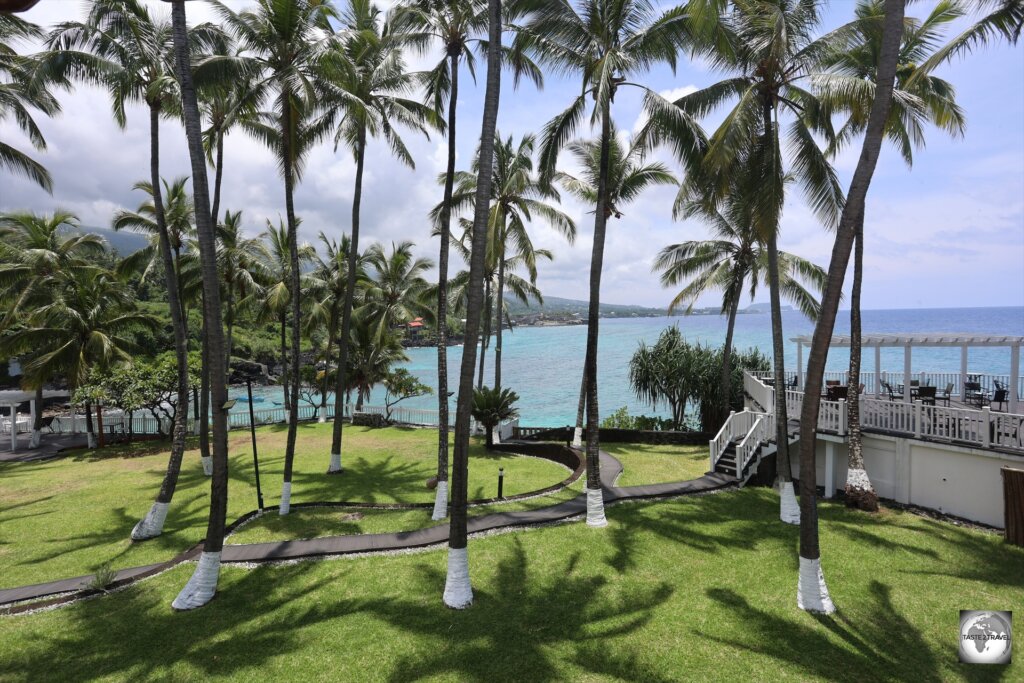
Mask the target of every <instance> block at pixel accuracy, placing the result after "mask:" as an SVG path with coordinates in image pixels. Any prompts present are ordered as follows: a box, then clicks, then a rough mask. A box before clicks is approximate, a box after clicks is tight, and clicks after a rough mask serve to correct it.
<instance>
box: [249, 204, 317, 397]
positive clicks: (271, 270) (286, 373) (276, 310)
mask: <svg viewBox="0 0 1024 683" xmlns="http://www.w3.org/2000/svg"><path fill="white" fill-rule="evenodd" d="M301 223H302V221H301V220H298V219H297V220H296V226H298V225H300V224H301ZM255 247H256V250H257V251H256V254H255V264H256V269H257V270H258V271H259V272H260V274H261V275H260V277H261V279H262V283H261V284H262V285H263V289H262V293H261V297H260V298H261V301H260V318H261V319H262V320H276V321H277V322H278V324H279V325H280V327H281V370H282V372H281V377H282V382H281V388H282V390H283V392H284V405H285V409H286V410H289V411H290V410H291V408H292V406H293V405H296V404H297V401H296V399H297V397H298V389H297V388H296V387H294V386H293V385H292V384H291V383H290V382H289V381H288V379H287V378H288V377H290V376H291V370H292V367H291V366H292V364H293V363H297V362H298V354H297V353H296V350H297V348H298V347H297V344H298V341H296V339H295V337H296V336H297V335H296V334H295V330H296V329H299V326H300V321H301V319H302V318H301V313H300V314H299V315H296V314H295V311H294V309H293V308H292V305H291V304H292V288H293V287H294V281H293V279H292V247H291V239H290V238H289V235H288V228H287V226H285V225H284V223H283V221H279V222H278V225H277V226H275V225H274V224H273V223H271V222H270V221H269V220H268V221H267V229H266V230H264V231H263V232H262V233H260V239H259V241H258V243H257V244H256V245H255ZM314 254H315V251H314V250H313V247H312V246H310V245H309V244H306V243H302V244H300V245H299V248H298V255H297V257H296V259H297V260H298V261H299V263H300V264H302V263H305V262H308V261H310V260H311V259H312V258H313V256H314ZM300 286H301V285H300ZM289 314H291V317H292V349H291V351H292V353H291V355H290V356H289V353H288V316H289Z"/></svg>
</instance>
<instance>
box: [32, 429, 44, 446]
mask: <svg viewBox="0 0 1024 683" xmlns="http://www.w3.org/2000/svg"><path fill="white" fill-rule="evenodd" d="M42 440H43V433H42V432H41V431H39V430H38V429H33V430H32V438H31V439H29V442H28V447H29V448H39V444H40V443H41V442H42Z"/></svg>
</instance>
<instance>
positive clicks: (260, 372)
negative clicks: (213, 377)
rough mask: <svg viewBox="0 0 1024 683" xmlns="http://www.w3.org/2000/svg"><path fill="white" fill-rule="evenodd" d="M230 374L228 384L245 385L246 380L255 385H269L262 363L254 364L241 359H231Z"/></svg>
mask: <svg viewBox="0 0 1024 683" xmlns="http://www.w3.org/2000/svg"><path fill="white" fill-rule="evenodd" d="M230 368H231V372H230V375H229V377H228V382H229V383H230V384H245V382H246V380H252V381H253V382H255V383H257V384H269V383H270V376H269V374H268V373H267V366H266V365H264V364H263V363H256V362H254V361H251V360H242V359H241V358H232V359H231V365H230Z"/></svg>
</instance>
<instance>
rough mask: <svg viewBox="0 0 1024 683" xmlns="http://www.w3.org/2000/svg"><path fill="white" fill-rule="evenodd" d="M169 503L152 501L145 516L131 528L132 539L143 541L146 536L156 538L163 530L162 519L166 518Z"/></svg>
mask: <svg viewBox="0 0 1024 683" xmlns="http://www.w3.org/2000/svg"><path fill="white" fill-rule="evenodd" d="M170 507H171V504H170V503H153V507H151V508H149V512H147V513H146V516H145V517H143V518H142V519H141V520H139V523H138V524H136V525H135V528H134V529H132V540H133V541H145V540H146V539H147V538H156V537H157V536H159V535H160V534H162V533H163V532H164V520H166V519H167V510H168V509H170Z"/></svg>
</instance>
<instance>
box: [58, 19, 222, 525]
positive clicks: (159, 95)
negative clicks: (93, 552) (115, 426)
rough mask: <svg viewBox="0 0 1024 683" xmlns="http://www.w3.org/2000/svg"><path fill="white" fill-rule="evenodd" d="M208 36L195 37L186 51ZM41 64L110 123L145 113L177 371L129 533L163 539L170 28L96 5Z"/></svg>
mask: <svg viewBox="0 0 1024 683" xmlns="http://www.w3.org/2000/svg"><path fill="white" fill-rule="evenodd" d="M210 37H211V36H210V34H209V33H208V32H205V31H201V32H197V33H196V36H195V38H196V43H195V45H194V46H193V48H195V47H197V46H199V45H201V44H203V43H204V42H205V41H206V40H207V39H209V38H210ZM47 44H48V47H49V48H50V53H49V56H48V57H47V62H48V64H49V67H50V68H51V69H52V71H53V72H54V73H58V74H62V75H63V74H74V75H76V76H79V77H81V78H83V79H85V80H88V81H92V82H95V83H97V84H99V85H101V86H103V87H104V88H106V89H107V90H108V92H109V94H110V98H111V102H112V104H113V113H114V120H115V121H116V122H117V123H118V125H119V126H121V127H122V128H123V127H125V125H126V124H127V113H126V105H127V104H128V103H130V102H143V103H145V105H146V107H147V108H148V110H149V138H150V163H149V166H150V180H149V191H150V194H151V195H152V197H153V211H152V214H153V222H154V223H155V227H156V234H157V236H158V240H159V253H160V257H161V260H162V262H163V270H164V273H165V274H166V275H167V278H166V279H167V302H168V307H169V308H170V312H171V325H172V327H173V328H174V350H175V356H176V359H177V363H178V387H177V410H176V411H175V424H174V429H173V432H172V434H173V436H172V441H171V458H170V463H169V464H168V469H167V475H166V476H165V478H164V483H163V485H162V486H161V489H160V491H161V493H160V495H159V496H158V501H157V502H156V503H154V506H153V509H151V510H150V514H148V515H146V518H145V519H143V520H142V522H140V523H139V525H137V526H136V528H135V529H133V530H132V538H133V539H134V540H142V539H145V538H152V537H153V536H157V535H159V534H160V533H161V531H162V525H163V519H164V518H165V517H166V510H167V506H166V505H165V504H164V502H162V501H161V499H163V498H165V497H166V498H167V501H166V503H169V502H170V497H171V496H172V495H173V493H174V488H175V486H176V485H177V475H178V471H179V469H180V465H181V458H182V456H183V455H184V451H185V428H186V421H187V418H188V398H189V396H188V339H187V330H186V327H185V319H184V314H183V308H182V304H181V294H180V291H179V289H178V282H177V279H176V278H175V277H173V276H172V274H173V273H177V272H178V270H177V268H176V267H175V265H176V264H175V263H174V259H173V258H172V253H171V252H172V247H171V243H170V233H169V230H168V225H167V218H166V215H165V211H164V201H163V197H162V194H161V191H160V126H159V124H160V117H161V115H165V114H168V113H172V114H173V113H176V112H177V111H178V109H179V106H178V100H177V82H176V80H175V78H174V74H173V71H174V69H173V64H172V52H173V50H172V35H171V24H170V22H168V21H167V20H166V19H165V18H159V17H153V16H151V15H150V13H149V10H148V9H146V7H145V6H144V5H143V4H142V3H141V2H139V1H138V0H95V2H93V3H92V4H91V5H90V6H89V13H88V15H87V17H86V20H85V22H76V21H71V22H64V23H61V24H58V25H57V26H56V27H55V28H54V30H53V31H52V32H51V33H50V35H49V37H48V38H47Z"/></svg>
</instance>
